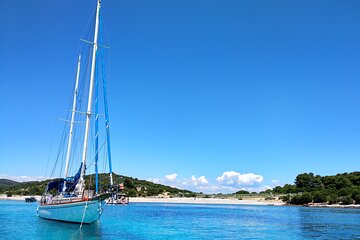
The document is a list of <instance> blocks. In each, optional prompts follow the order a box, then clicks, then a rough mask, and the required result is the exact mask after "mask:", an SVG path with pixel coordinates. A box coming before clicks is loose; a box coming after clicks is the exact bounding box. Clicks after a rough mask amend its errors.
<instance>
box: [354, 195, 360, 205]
mask: <svg viewBox="0 0 360 240" xmlns="http://www.w3.org/2000/svg"><path fill="white" fill-rule="evenodd" d="M354 200H355V204H360V194H358V195H355V196H354Z"/></svg>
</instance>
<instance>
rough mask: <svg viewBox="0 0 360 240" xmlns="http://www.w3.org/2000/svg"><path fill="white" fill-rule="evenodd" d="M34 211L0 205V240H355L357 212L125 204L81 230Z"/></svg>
mask: <svg viewBox="0 0 360 240" xmlns="http://www.w3.org/2000/svg"><path fill="white" fill-rule="evenodd" d="M36 208H37V203H25V202H22V201H8V200H2V201H0V239H46V240H50V239H134V240H135V239H139V240H147V239H172V240H177V239H216V240H222V239H360V209H351V208H311V207H295V206H253V205H208V204H206V205H200V204H199V205H197V204H164V203H130V204H129V205H117V206H115V205H108V206H106V208H105V211H104V213H103V215H102V216H101V218H100V220H99V221H98V222H96V223H93V224H91V225H83V226H82V227H81V228H80V225H79V224H71V223H63V222H57V221H51V220H45V219H41V218H39V217H38V216H37V214H36Z"/></svg>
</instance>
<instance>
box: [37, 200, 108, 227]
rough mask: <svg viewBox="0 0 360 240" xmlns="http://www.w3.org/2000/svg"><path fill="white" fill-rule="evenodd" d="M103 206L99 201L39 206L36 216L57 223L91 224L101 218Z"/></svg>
mask: <svg viewBox="0 0 360 240" xmlns="http://www.w3.org/2000/svg"><path fill="white" fill-rule="evenodd" d="M103 206H104V202H103V201H100V200H99V199H94V200H89V201H81V202H73V203H65V204H53V205H39V206H38V215H39V217H41V218H45V219H51V220H57V221H64V222H74V223H81V222H83V223H93V222H95V221H96V220H98V219H99V217H100V216H101V213H102V210H103ZM85 209H86V210H85Z"/></svg>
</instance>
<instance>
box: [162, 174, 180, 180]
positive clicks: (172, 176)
mask: <svg viewBox="0 0 360 240" xmlns="http://www.w3.org/2000/svg"><path fill="white" fill-rule="evenodd" d="M177 176H178V175H177V174H176V173H173V174H169V175H166V176H165V179H166V180H168V181H169V182H173V181H175V179H176V178H177Z"/></svg>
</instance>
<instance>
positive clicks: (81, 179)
mask: <svg viewBox="0 0 360 240" xmlns="http://www.w3.org/2000/svg"><path fill="white" fill-rule="evenodd" d="M99 14H100V0H98V1H97V7H96V19H95V32H94V42H93V52H92V62H91V73H90V87H89V97H88V106H87V111H86V125H85V137H84V149H83V154H82V168H81V175H80V181H79V188H78V190H79V192H80V193H82V191H83V190H84V176H85V168H86V153H87V147H88V140H89V139H88V138H89V130H90V118H91V106H92V97H93V96H92V95H93V88H94V77H95V62H96V52H97V49H98V31H99Z"/></svg>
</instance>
